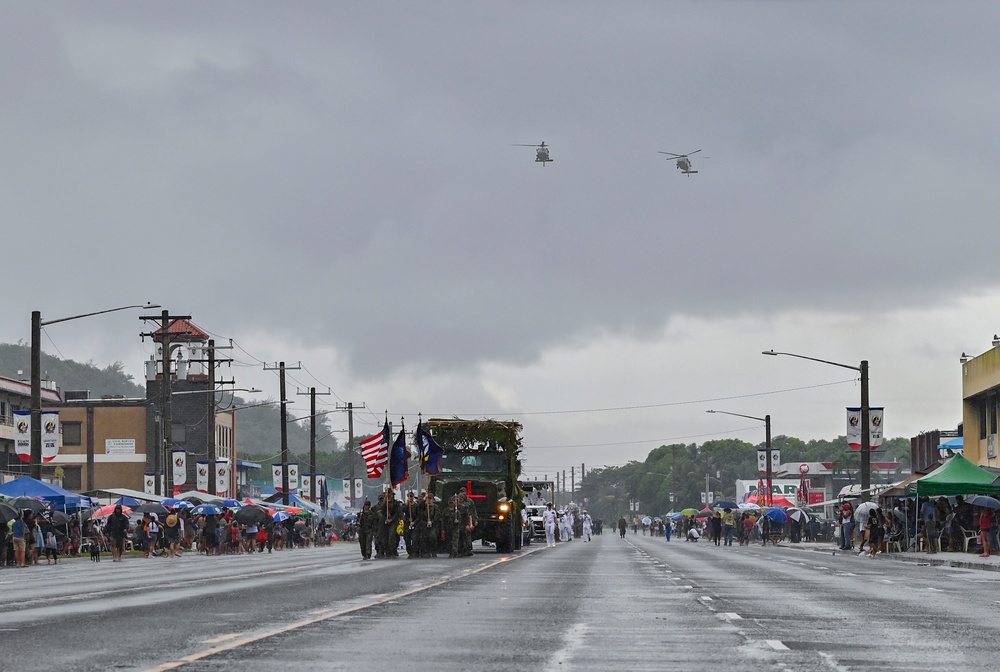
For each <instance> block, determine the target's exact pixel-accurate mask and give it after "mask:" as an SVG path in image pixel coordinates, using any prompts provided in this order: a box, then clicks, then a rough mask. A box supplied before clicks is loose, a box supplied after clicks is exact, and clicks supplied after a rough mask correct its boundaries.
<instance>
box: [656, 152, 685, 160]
mask: <svg viewBox="0 0 1000 672" xmlns="http://www.w3.org/2000/svg"><path fill="white" fill-rule="evenodd" d="M656 153H657V154H666V155H667V156H672V157H674V158H675V159H680V158H682V157H685V156H687V154H674V153H673V152H656Z"/></svg>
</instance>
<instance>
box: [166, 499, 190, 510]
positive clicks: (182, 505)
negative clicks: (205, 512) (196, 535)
mask: <svg viewBox="0 0 1000 672" xmlns="http://www.w3.org/2000/svg"><path fill="white" fill-rule="evenodd" d="M160 504H162V505H163V506H165V507H167V508H168V509H174V510H176V509H193V508H194V507H195V505H194V504H192V503H191V502H189V501H187V500H186V499H172V498H167V499H164V500H163V501H162V502H160Z"/></svg>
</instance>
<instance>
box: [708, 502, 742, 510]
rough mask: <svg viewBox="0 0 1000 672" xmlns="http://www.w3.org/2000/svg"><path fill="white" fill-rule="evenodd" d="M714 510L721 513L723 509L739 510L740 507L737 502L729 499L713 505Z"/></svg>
mask: <svg viewBox="0 0 1000 672" xmlns="http://www.w3.org/2000/svg"><path fill="white" fill-rule="evenodd" d="M712 508H715V509H718V510H720V511H721V510H722V509H737V508H739V505H738V504H737V503H736V502H734V501H732V500H729V499H720V500H719V501H717V502H716V503H715V504H713V505H712Z"/></svg>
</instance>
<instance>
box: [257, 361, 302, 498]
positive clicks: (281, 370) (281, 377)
mask: <svg viewBox="0 0 1000 672" xmlns="http://www.w3.org/2000/svg"><path fill="white" fill-rule="evenodd" d="M301 368H302V363H301V362H300V363H299V365H298V366H288V367H286V366H285V363H284V362H278V365H277V366H268V365H267V364H265V365H264V370H265V371H274V370H275V369H277V370H278V385H279V390H280V395H281V401H280V405H281V503H282V504H284V505H285V506H288V501H289V500H288V412H287V410H286V406H287V405H288V399H287V398H286V397H285V371H286V370H293V371H294V370H298V369H301Z"/></svg>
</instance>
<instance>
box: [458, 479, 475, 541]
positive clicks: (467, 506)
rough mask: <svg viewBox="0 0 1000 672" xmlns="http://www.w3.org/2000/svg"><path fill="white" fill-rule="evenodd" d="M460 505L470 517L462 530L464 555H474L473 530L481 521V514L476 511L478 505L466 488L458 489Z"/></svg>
mask: <svg viewBox="0 0 1000 672" xmlns="http://www.w3.org/2000/svg"><path fill="white" fill-rule="evenodd" d="M458 505H459V507H461V509H462V512H463V514H464V515H465V516H466V517H467V519H468V523H467V524H466V525H465V526H464V527H463V528H462V530H461V532H460V534H461V537H462V555H472V530H473V529H474V528H475V527H476V525H477V524H478V523H479V516H478V514H477V513H476V505H475V503H474V502H473V501H472V500H471V499H469V494H468V492H467V491H466V489H465V488H460V489H459V491H458Z"/></svg>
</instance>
